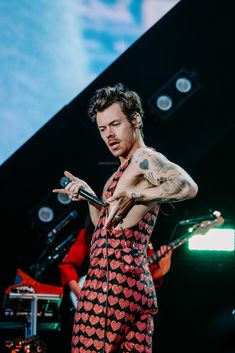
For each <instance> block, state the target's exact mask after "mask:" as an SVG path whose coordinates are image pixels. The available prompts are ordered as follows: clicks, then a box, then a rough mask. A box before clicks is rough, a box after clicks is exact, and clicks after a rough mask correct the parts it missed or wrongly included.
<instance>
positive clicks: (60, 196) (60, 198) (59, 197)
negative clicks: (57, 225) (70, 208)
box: [57, 194, 72, 205]
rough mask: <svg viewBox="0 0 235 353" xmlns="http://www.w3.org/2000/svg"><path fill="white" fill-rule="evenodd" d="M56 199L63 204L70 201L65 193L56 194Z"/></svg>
mask: <svg viewBox="0 0 235 353" xmlns="http://www.w3.org/2000/svg"><path fill="white" fill-rule="evenodd" d="M57 200H58V201H59V202H60V203H62V204H63V205H68V204H69V203H70V202H72V200H70V198H69V197H68V195H67V194H58V195H57Z"/></svg>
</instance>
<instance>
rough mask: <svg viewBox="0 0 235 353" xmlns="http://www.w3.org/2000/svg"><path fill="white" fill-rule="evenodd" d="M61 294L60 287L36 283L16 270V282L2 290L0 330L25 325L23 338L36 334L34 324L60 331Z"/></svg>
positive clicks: (42, 328)
mask: <svg viewBox="0 0 235 353" xmlns="http://www.w3.org/2000/svg"><path fill="white" fill-rule="evenodd" d="M62 297H63V288H62V287H59V286H54V285H49V284H43V283H40V282H37V281H36V280H35V279H34V278H32V277H31V276H29V275H28V274H26V273H25V272H24V271H22V270H21V269H17V270H16V277H15V283H14V284H13V285H10V286H9V287H7V288H6V290H5V293H4V298H3V306H2V314H1V317H0V329H1V328H4V329H6V328H8V329H16V328H24V329H26V330H25V336H26V337H25V338H29V337H32V336H33V335H36V334H37V324H38V328H39V329H40V330H59V329H60V319H59V315H58V309H59V307H60V304H61V301H62Z"/></svg>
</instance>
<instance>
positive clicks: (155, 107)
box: [148, 68, 200, 120]
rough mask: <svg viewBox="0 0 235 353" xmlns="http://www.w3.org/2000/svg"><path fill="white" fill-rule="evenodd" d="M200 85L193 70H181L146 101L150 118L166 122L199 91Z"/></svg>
mask: <svg viewBox="0 0 235 353" xmlns="http://www.w3.org/2000/svg"><path fill="white" fill-rule="evenodd" d="M199 87H200V84H199V81H198V78H197V75H196V73H195V72H194V71H193V70H190V69H186V68H182V69H181V70H179V71H178V72H177V73H176V74H175V75H173V76H172V77H171V78H170V79H169V81H168V82H166V84H165V85H163V86H162V87H161V88H160V89H158V90H157V91H156V92H154V93H153V95H152V96H151V98H150V99H149V100H148V104H149V106H150V108H151V114H150V115H151V118H152V119H154V120H155V119H156V118H157V117H159V118H161V119H163V120H166V119H168V117H169V116H170V115H172V114H173V113H174V112H175V111H176V109H178V108H180V107H181V106H182V104H184V103H185V102H186V101H187V100H188V99H189V98H190V97H191V96H192V95H193V94H194V93H196V92H197V90H198V89H199Z"/></svg>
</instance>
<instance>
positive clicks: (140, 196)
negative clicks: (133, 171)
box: [131, 192, 146, 202]
mask: <svg viewBox="0 0 235 353" xmlns="http://www.w3.org/2000/svg"><path fill="white" fill-rule="evenodd" d="M145 197H146V196H145V194H139V196H138V195H137V194H136V193H135V192H132V193H131V198H132V199H133V200H135V201H136V202H141V201H143V200H144V198H145Z"/></svg>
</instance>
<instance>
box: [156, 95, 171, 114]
mask: <svg viewBox="0 0 235 353" xmlns="http://www.w3.org/2000/svg"><path fill="white" fill-rule="evenodd" d="M156 104H157V107H158V108H159V109H160V110H163V111H166V110H169V109H171V107H172V105H173V102H172V99H171V97H170V96H167V95H161V96H159V97H158V98H157V100H156Z"/></svg>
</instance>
